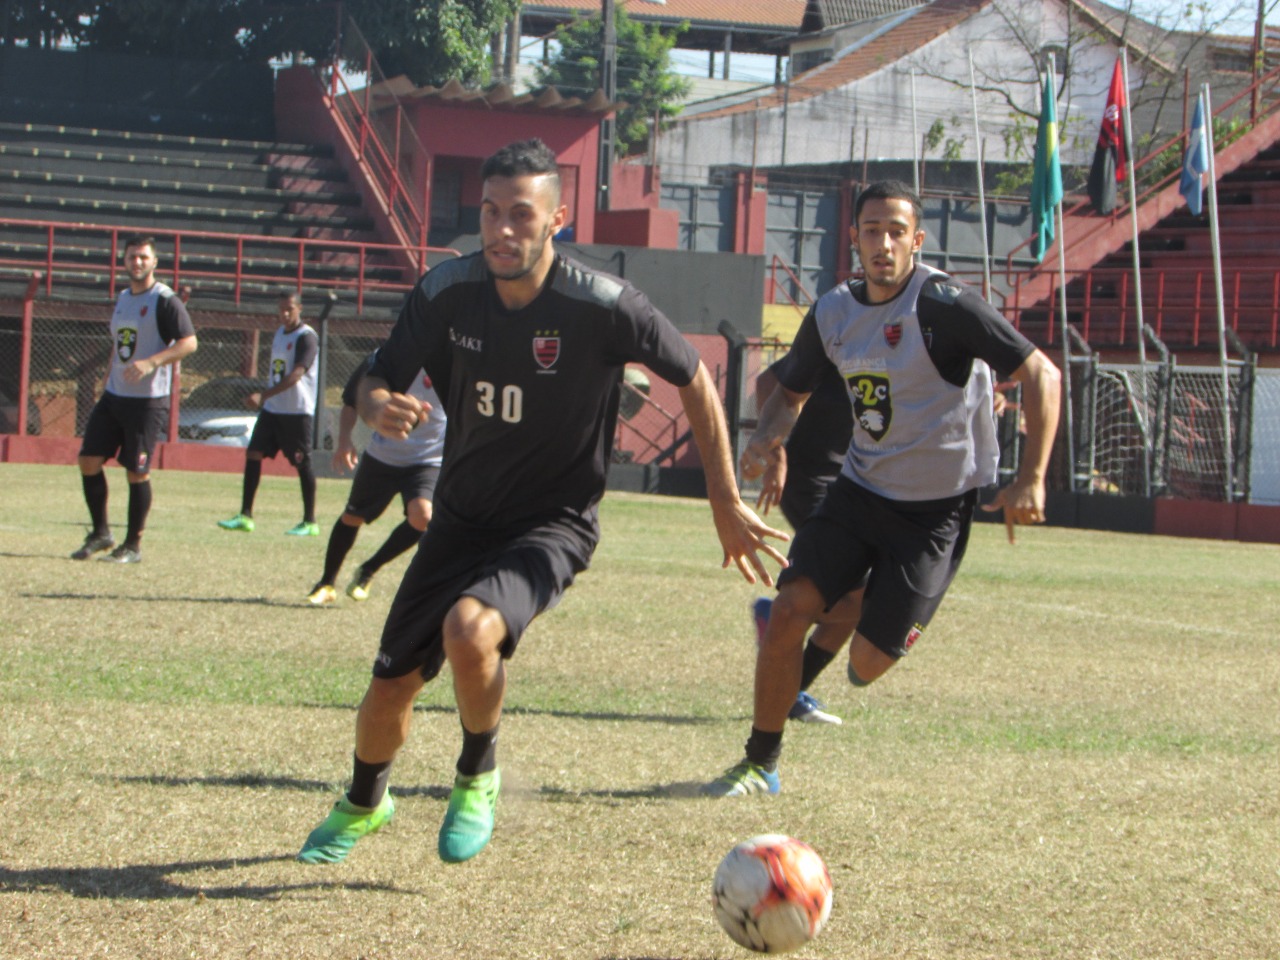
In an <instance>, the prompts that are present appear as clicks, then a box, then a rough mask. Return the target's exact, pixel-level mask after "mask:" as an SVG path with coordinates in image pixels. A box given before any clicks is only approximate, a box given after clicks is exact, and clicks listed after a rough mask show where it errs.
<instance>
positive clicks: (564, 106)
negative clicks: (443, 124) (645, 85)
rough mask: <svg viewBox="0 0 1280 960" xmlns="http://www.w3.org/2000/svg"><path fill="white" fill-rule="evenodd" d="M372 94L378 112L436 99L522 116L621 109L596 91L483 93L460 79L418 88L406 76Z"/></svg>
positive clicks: (496, 88) (504, 89) (498, 87)
mask: <svg viewBox="0 0 1280 960" xmlns="http://www.w3.org/2000/svg"><path fill="white" fill-rule="evenodd" d="M369 92H370V96H371V98H372V100H373V103H374V105H375V107H376V108H378V109H381V108H383V107H385V106H389V105H390V104H391V102H392V101H393V100H399V101H400V103H401V104H406V103H410V102H412V101H414V100H434V101H437V102H439V103H445V104H451V105H453V104H456V105H466V104H475V105H482V106H485V107H491V108H497V107H501V108H503V109H507V110H517V109H518V110H520V111H521V112H522V113H560V114H577V115H581V114H600V115H602V116H603V115H604V114H607V113H611V112H613V111H615V110H617V109H618V104H617V103H615V102H611V101H610V100H609V98H608V97H606V96H605V94H604V91H603V90H596V91H595V92H594V93H593V94H591V96H590V97H587V98H583V97H576V96H565V95H564V94H562V93H560V91H559V90H557V89H556V88H555V87H540V88H538V89H536V90H530V91H527V92H525V93H517V92H516V91H515V89H514V88H513V87H512V86H511V85H510V84H507V83H498V84H495V85H493V86H491V87H486V88H485V89H483V90H475V89H470V88H468V87H464V86H463V85H462V84H461V83H460V82H459V81H458V80H457V79H452V80H450V81H449V82H448V83H446V84H445V85H444V86H443V87H433V86H430V85H427V86H424V87H419V86H415V85H414V83H413V81H412V80H410V79H409V78H408V77H405V76H403V75H401V76H398V77H392V78H391V79H390V80H387V81H385V82H384V83H379V84H375V85H374V86H372V87H370V88H369Z"/></svg>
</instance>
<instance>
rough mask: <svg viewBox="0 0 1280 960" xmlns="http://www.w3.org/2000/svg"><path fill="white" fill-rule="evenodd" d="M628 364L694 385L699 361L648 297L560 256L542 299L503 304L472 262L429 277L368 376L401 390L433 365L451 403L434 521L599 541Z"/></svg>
mask: <svg viewBox="0 0 1280 960" xmlns="http://www.w3.org/2000/svg"><path fill="white" fill-rule="evenodd" d="M631 362H636V363H642V364H644V365H645V366H647V367H648V368H649V369H650V370H652V371H653V372H654V373H655V374H657V375H658V376H659V377H661V378H663V379H664V380H666V381H668V382H670V383H673V384H675V385H677V386H686V385H688V384H689V383H690V382H692V380H693V377H694V375H695V373H696V372H697V369H698V354H697V351H696V350H694V348H693V346H692V345H691V344H690V343H689V342H688V341H687V340H685V339H684V338H683V337H682V336H681V335H680V333H679V332H678V331H677V330H676V329H675V327H674V325H673V324H672V323H671V321H670V320H668V319H667V318H666V317H665V316H664V315H663V314H662V313H661V312H660V311H659V310H658V309H657V308H655V307H654V306H653V305H652V304H651V303H650V302H649V301H648V299H647V298H646V297H645V296H644V294H642V293H640V291H638V290H636V289H635V288H634V287H632V286H631V285H630V284H628V283H626V282H625V281H622V280H619V279H618V278H616V277H612V276H609V275H608V274H604V273H600V272H597V271H595V270H592V269H590V268H588V267H586V266H583V265H582V264H580V263H577V262H575V261H573V260H570V259H568V258H566V257H563V256H561V255H557V256H556V259H555V262H554V264H553V265H552V267H551V272H550V273H549V275H548V277H547V280H546V283H545V285H544V286H543V289H542V291H541V292H540V293H539V294H538V296H537V297H536V298H535V299H534V300H533V302H532V303H530V304H528V305H527V306H526V307H524V308H523V309H520V310H515V311H510V310H507V309H506V308H505V307H504V306H503V305H502V302H501V300H500V299H499V297H498V294H497V291H496V290H495V288H494V285H493V280H492V279H491V276H490V274H489V271H488V267H487V266H486V264H485V262H484V259H483V256H482V255H481V254H473V255H471V256H467V257H462V258H459V259H457V260H451V261H448V262H446V263H444V264H441V265H440V266H438V267H436V268H435V269H433V270H432V271H431V272H430V273H428V274H426V276H424V277H423V278H422V280H421V281H420V282H419V283H418V285H417V287H415V288H414V290H413V292H412V293H411V294H410V295H409V297H408V299H407V300H406V301H405V305H404V307H403V309H402V310H401V313H400V318H399V320H398V321H397V323H396V325H395V328H394V329H393V330H392V332H391V336H390V337H389V338H388V340H387V342H386V343H385V344H384V345H383V346H382V348H381V349H379V350H378V352H377V355H376V356H375V358H374V361H373V363H372V365H371V368H370V374H371V375H372V376H375V377H379V378H381V379H383V380H385V381H386V382H387V383H388V384H389V385H390V387H391V389H393V390H395V391H398V392H405V391H406V390H407V388H408V387H409V386H410V384H412V382H413V380H414V378H415V377H417V376H420V373H419V370H420V369H422V370H425V371H426V372H427V374H428V376H429V377H430V378H431V381H432V383H433V384H434V386H435V389H436V392H437V393H438V394H439V396H440V397H441V398H442V399H443V401H444V407H445V412H446V414H447V416H448V427H447V429H446V434H445V450H444V467H443V469H442V471H441V475H440V484H439V486H438V488H437V490H436V500H435V507H436V512H435V517H434V518H433V525H434V523H435V521H436V520H437V519H440V520H444V521H445V522H451V523H460V524H463V525H466V526H470V527H477V528H483V529H487V530H494V531H497V530H519V529H522V528H527V527H529V526H531V525H533V524H536V523H539V522H542V521H545V520H547V519H549V518H556V517H569V518H580V519H581V520H583V521H585V523H586V524H587V525H588V526H589V532H590V535H591V536H592V537H593V538H594V537H596V536H598V527H597V524H596V505H597V504H598V503H599V500H600V497H601V496H602V495H603V493H604V486H605V472H606V469H607V466H608V463H609V456H610V450H611V445H612V441H613V433H614V428H615V422H616V419H617V406H618V383H619V381H620V380H621V378H622V373H623V368H624V366H625V365H626V364H627V363H631Z"/></svg>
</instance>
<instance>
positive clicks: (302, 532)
mask: <svg viewBox="0 0 1280 960" xmlns="http://www.w3.org/2000/svg"><path fill="white" fill-rule="evenodd" d="M284 535H285V536H286V537H318V536H320V524H318V523H307V521H305V520H303V521H302V522H301V523H300V524H298V525H297V526H296V527H290V528H289V529H288V530H286V531H285V532H284Z"/></svg>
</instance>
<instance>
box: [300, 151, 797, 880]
mask: <svg viewBox="0 0 1280 960" xmlns="http://www.w3.org/2000/svg"><path fill="white" fill-rule="evenodd" d="M481 179H482V181H483V185H482V193H481V206H480V233H481V241H482V249H481V251H480V252H479V253H476V254H472V255H470V256H467V257H461V258H459V259H456V260H449V261H446V262H445V263H442V264H441V265H439V266H437V267H435V268H434V269H432V270H431V271H430V272H429V273H428V274H426V276H424V277H423V278H422V280H421V281H420V282H419V283H418V285H417V287H415V288H414V290H413V292H412V293H410V295H409V297H408V299H407V300H406V301H405V305H404V307H403V309H402V310H401V313H400V318H399V320H398V321H397V323H396V325H395V328H394V329H393V330H392V331H391V335H390V337H389V338H388V340H387V342H386V343H385V344H384V345H383V346H382V348H381V349H379V350H378V352H377V355H376V357H375V359H374V362H373V364H372V366H371V368H370V371H369V375H368V376H366V378H365V380H364V382H363V384H362V386H361V390H360V401H361V402H360V406H359V410H360V415H361V416H362V417H363V418H364V420H365V422H366V423H368V424H369V425H370V426H372V427H373V428H374V429H376V430H377V431H378V432H379V433H381V434H382V435H383V436H385V437H388V438H391V439H397V438H403V437H406V436H408V435H409V433H410V432H411V431H412V430H413V428H414V426H415V425H416V424H417V423H418V422H419V421H420V420H421V419H422V417H423V416H424V415H426V414H425V412H424V410H423V407H422V403H421V402H420V401H419V400H417V399H416V398H414V397H411V396H409V395H407V393H406V391H407V390H408V389H409V387H410V386H411V384H412V383H413V381H414V378H415V377H416V376H417V375H418V370H419V368H422V369H425V370H426V372H427V373H428V374H429V375H430V377H431V379H432V382H433V383H434V385H435V388H436V392H437V393H438V394H439V395H440V397H441V399H442V400H443V402H444V407H445V411H446V413H447V414H448V417H449V424H448V428H447V433H446V441H445V452H444V465H443V467H442V469H441V475H440V484H439V486H438V488H437V490H436V499H435V503H434V511H433V516H432V519H431V525H430V526H429V527H428V528H427V532H426V534H425V535H424V536H423V538H422V541H421V543H420V545H419V547H418V551H417V553H416V554H415V555H414V557H413V560H412V561H410V563H409V567H408V569H407V570H406V572H405V575H404V579H403V581H402V582H401V584H400V589H399V591H398V592H397V594H396V597H395V600H394V601H393V602H392V606H391V611H390V613H389V614H388V616H387V622H386V625H385V626H384V628H383V632H382V639H381V643H380V649H379V651H378V655H377V658H376V660H375V662H374V667H373V679H372V680H371V682H370V684H369V688H368V692H367V693H366V694H365V696H364V699H363V700H362V701H361V703H360V709H359V712H358V715H357V718H356V749H355V762H354V768H353V775H352V781H351V786H350V789H349V790H348V791H347V793H346V795H345V796H344V797H342V798H341V799H340V800H339V801H338V802H337V803H336V804H335V806H334V808H333V810H332V811H331V812H330V814H329V816H328V817H327V818H326V819H325V820H324V821H323V822H322V823H321V824H320V825H319V826H318V827H316V828H315V829H314V830H313V831H312V832H311V834H310V836H308V837H307V840H306V842H305V843H304V845H303V847H302V850H301V851H300V852H299V854H298V859H300V860H302V861H303V862H306V863H321V862H336V861H339V860H342V859H343V858H344V857H346V855H347V853H348V852H349V851H350V849H351V847H352V846H353V845H354V844H355V842H356V841H357V840H358V839H359V838H360V837H362V836H365V835H366V834H369V833H372V832H373V831H375V830H377V829H379V828H380V827H381V826H382V825H383V824H384V823H386V822H387V821H388V820H389V819H390V818H391V815H392V812H393V810H394V803H393V801H392V798H391V794H390V793H389V792H388V791H387V780H388V777H389V775H390V767H391V763H392V761H393V760H394V758H395V756H396V754H397V752H398V751H399V750H400V748H401V746H402V745H403V744H404V742H405V739H406V738H407V736H408V732H409V726H410V722H411V720H412V718H413V701H414V699H415V697H416V696H417V694H418V691H419V690H421V689H422V687H423V685H424V684H425V683H426V682H427V681H428V680H430V679H432V678H434V677H435V676H436V675H437V674H438V673H439V671H440V669H441V667H442V666H443V665H444V663H445V662H446V661H448V663H449V666H450V669H451V672H452V676H453V688H454V695H455V699H456V701H457V705H458V718H459V720H460V722H461V725H462V749H461V753H460V755H459V757H458V762H457V767H456V769H457V775H456V777H455V779H454V785H453V790H452V793H451V795H450V797H449V806H448V810H447V811H446V813H445V816H444V822H443V823H442V825H441V827H440V833H439V839H438V844H437V849H438V852H439V855H440V857H441V859H443V860H445V861H446V862H451V863H453V862H460V861H464V860H468V859H470V858H471V857H474V856H475V855H476V854H478V853H479V852H480V851H481V850H483V849H484V847H485V846H486V845H487V844H488V843H489V839H490V837H491V835H492V832H493V823H494V809H495V806H496V804H497V799H498V792H499V785H500V774H499V769H498V765H497V753H496V751H497V740H498V724H499V721H500V719H501V716H502V703H503V696H504V692H505V689H506V678H507V670H506V661H507V660H508V659H509V658H510V657H511V656H512V655H513V654H514V653H515V650H516V647H517V645H518V644H519V642H520V638H521V636H522V635H523V633H524V631H525V628H526V627H528V625H529V624H530V623H531V622H532V621H533V619H534V618H535V617H537V616H538V615H539V614H540V613H542V612H543V611H544V610H547V609H549V608H550V607H552V606H554V605H555V604H556V603H557V602H558V601H559V599H560V597H561V596H562V594H563V593H564V592H565V590H566V589H568V587H569V586H570V585H571V584H572V583H573V580H574V578H575V577H576V576H577V575H578V574H579V573H581V572H582V571H583V570H585V569H586V567H587V565H588V564H589V562H590V560H591V555H592V553H593V552H594V550H595V546H596V543H597V541H598V540H599V537H600V527H599V522H598V517H597V507H598V504H599V501H600V498H601V496H602V495H603V493H604V487H605V471H606V468H607V465H608V461H609V454H610V447H611V445H612V440H613V434H614V429H615V425H616V421H617V411H618V383H619V382H620V381H621V379H622V376H623V369H624V367H625V366H626V364H627V363H630V362H635V363H642V364H644V365H645V366H647V367H648V368H649V370H651V371H652V372H653V373H655V374H656V375H658V376H659V377H662V378H663V379H665V380H667V381H668V382H670V383H673V384H675V385H676V386H677V387H678V388H679V392H680V399H681V401H682V403H683V406H684V410H685V413H686V414H687V416H688V418H689V424H690V427H691V430H692V432H693V435H694V438H695V441H696V443H697V446H698V449H699V451H700V453H701V456H702V462H703V468H704V470H705V472H706V482H707V494H708V499H709V501H710V506H711V514H712V519H713V520H714V523H715V527H716V532H717V535H718V536H719V539H720V543H721V545H722V546H723V548H724V564H725V566H728V565H729V564H730V563H733V564H736V565H737V567H738V569H739V570H740V571H741V572H742V574H743V576H744V577H745V578H746V579H747V580H748V581H749V582H755V579H756V577H757V576H759V577H760V578H761V579H763V580H764V581H765V582H766V583H771V582H772V578H771V577H770V576H769V574H768V572H767V570H766V569H765V566H764V563H763V561H762V558H761V557H760V556H759V551H764V553H766V554H767V555H768V556H770V557H773V558H774V559H775V560H777V561H778V562H782V560H783V558H782V555H781V554H780V553H779V552H778V551H777V549H776V548H775V547H773V546H772V545H771V544H769V543H767V542H766V540H765V538H766V537H779V538H782V539H785V538H786V534H784V533H782V532H780V531H776V530H772V529H770V528H769V527H767V526H766V525H765V524H764V523H763V522H762V521H761V520H760V519H759V518H758V517H757V516H756V515H755V513H754V512H753V511H752V510H751V509H750V507H748V506H747V505H746V504H744V503H743V502H742V499H741V497H740V496H739V493H738V488H737V483H736V481H735V479H734V469H733V463H732V459H731V458H732V454H731V453H730V448H729V441H728V428H727V426H726V424H725V420H724V412H723V410H722V409H721V406H720V400H719V397H718V395H717V394H716V389H715V384H714V381H713V380H712V378H711V374H710V373H709V372H708V370H707V368H706V367H705V366H704V365H703V363H702V362H701V360H700V359H699V357H698V353H697V351H696V350H694V348H693V347H692V345H690V344H689V342H688V341H687V340H685V339H684V338H683V337H682V336H681V335H680V334H679V333H678V332H677V330H676V328H675V326H674V325H673V324H672V323H671V321H669V320H668V319H667V318H666V317H665V316H664V315H663V314H662V313H661V312H660V311H659V310H658V309H657V308H655V307H654V306H653V305H652V304H651V303H650V302H649V301H648V299H647V298H646V297H645V296H644V295H643V294H642V293H640V291H638V290H636V289H635V288H634V287H632V286H631V285H629V284H627V283H626V282H624V281H622V280H619V279H617V278H615V277H612V276H609V275H607V274H604V273H600V272H598V271H595V270H592V269H590V268H588V267H586V266H583V265H582V264H580V263H577V262H575V261H573V260H570V259H568V258H567V257H564V256H562V255H561V254H559V253H558V252H557V251H556V249H555V247H554V245H553V244H552V242H551V238H552V237H553V236H554V235H555V234H556V233H558V232H559V231H560V229H561V228H562V227H563V226H564V224H565V220H566V217H567V211H566V208H565V205H564V204H563V203H562V202H561V198H560V176H559V172H558V169H557V165H556V156H555V154H554V153H553V152H552V151H551V150H550V149H549V148H548V147H547V146H546V145H545V144H543V143H542V142H541V141H538V140H531V141H524V142H520V143H513V144H510V145H508V146H506V147H504V148H503V149H501V150H499V151H498V152H497V153H496V154H494V155H493V156H492V157H490V158H489V159H488V160H486V161H485V163H484V165H483V167H482V169H481ZM792 697H793V698H794V691H793V693H792Z"/></svg>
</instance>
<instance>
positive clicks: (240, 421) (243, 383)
mask: <svg viewBox="0 0 1280 960" xmlns="http://www.w3.org/2000/svg"><path fill="white" fill-rule="evenodd" d="M261 389H262V378H261V377H217V378H215V379H213V380H209V381H207V382H205V383H202V384H200V386H198V387H196V388H195V389H194V390H192V391H191V394H190V396H188V397H187V398H186V399H185V400H183V401H182V406H181V408H180V409H179V411H178V439H180V440H194V441H195V442H197V443H210V444H214V445H215V446H219V447H247V446H248V445H249V435H250V434H252V433H253V424H254V421H255V420H257V419H258V413H257V411H256V410H251V409H249V407H248V406H247V405H246V404H245V401H246V400H247V399H248V397H249V394H251V393H257V392H258V391H260V390H261Z"/></svg>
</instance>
